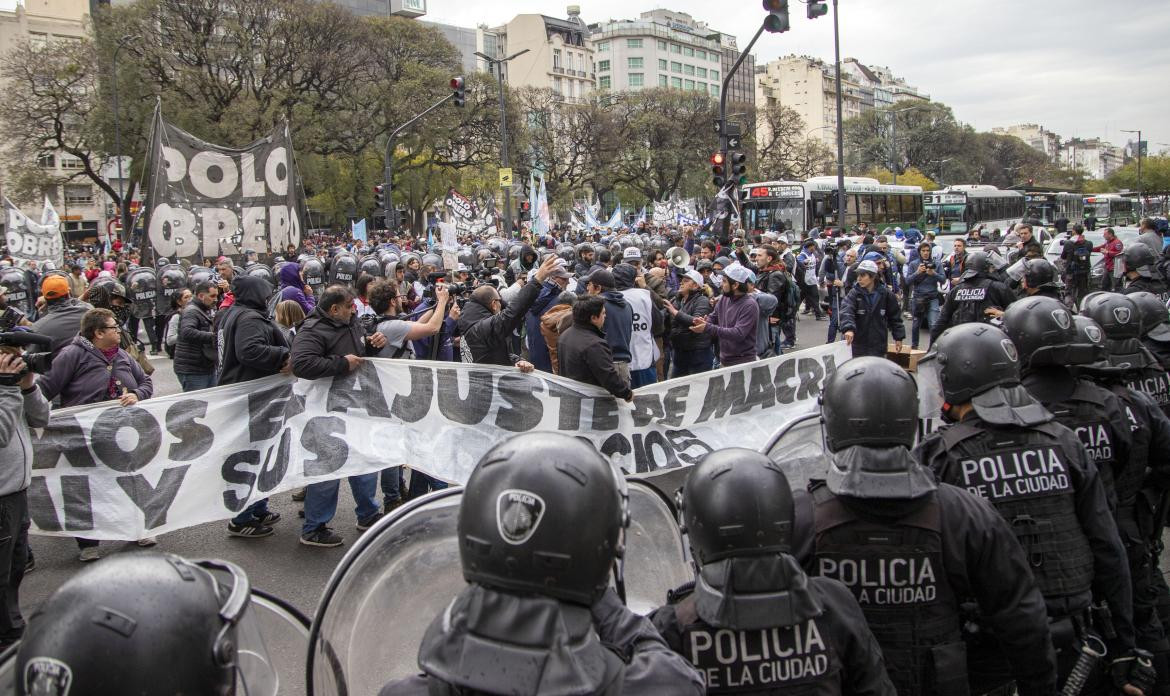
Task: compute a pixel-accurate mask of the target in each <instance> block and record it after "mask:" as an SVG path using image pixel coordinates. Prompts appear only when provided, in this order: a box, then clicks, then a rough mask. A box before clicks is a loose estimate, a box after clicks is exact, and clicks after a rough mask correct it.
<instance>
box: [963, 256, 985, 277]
mask: <svg viewBox="0 0 1170 696" xmlns="http://www.w3.org/2000/svg"><path fill="white" fill-rule="evenodd" d="M990 270H991V259H989V258H988V257H987V254H985V253H984V252H982V251H973V252H971V253H969V254H967V260H966V261H964V262H963V275H962V279H963V280H966V279H968V278H974V277H975V276H976V275H979V274H983V275H987V273H988V271H990Z"/></svg>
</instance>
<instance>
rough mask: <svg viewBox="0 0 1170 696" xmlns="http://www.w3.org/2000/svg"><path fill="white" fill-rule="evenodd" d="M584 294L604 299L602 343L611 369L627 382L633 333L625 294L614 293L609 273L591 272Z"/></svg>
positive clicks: (604, 270) (613, 281)
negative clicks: (610, 357) (610, 355)
mask: <svg viewBox="0 0 1170 696" xmlns="http://www.w3.org/2000/svg"><path fill="white" fill-rule="evenodd" d="M585 291H586V292H587V293H588V294H590V295H594V296H600V297H601V298H602V299H603V300H605V341H606V343H608V344H609V347H610V350H611V351H612V352H613V362H614V368H615V369H617V371H618V373H619V374H621V375H622V376H623V377H625V378H626V379H627V380H630V379H631V375H630V359H631V357H632V354H631V353H630V342H631V340H632V338H633V333H634V310H633V308H631V307H630V303H629V302H627V301H626V297H625V295H623V294H621V293H620V292H618V291H617V280H616V279H615V278H614V275H613V271H610V270H606V269H602V270H598V271H594V272H593V273H590V274H589V277H588V278H586V279H585Z"/></svg>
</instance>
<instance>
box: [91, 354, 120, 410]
mask: <svg viewBox="0 0 1170 696" xmlns="http://www.w3.org/2000/svg"><path fill="white" fill-rule="evenodd" d="M94 348H97V351H98V352H99V353H101V354H102V357H104V358H105V359H106V362H107V363H109V364H110V369H109V372H110V382H109V384H107V385H106V394H107V395H108V396H109V397H110V398H111V399H117V398H118V397H119V396H121V394H119V393H118V385H119V384H121V380H118V379H115V378H114V358H116V357H117V356H118V351H119V350H122V347H121V346H114V347H113V348H98V347H97V346H94Z"/></svg>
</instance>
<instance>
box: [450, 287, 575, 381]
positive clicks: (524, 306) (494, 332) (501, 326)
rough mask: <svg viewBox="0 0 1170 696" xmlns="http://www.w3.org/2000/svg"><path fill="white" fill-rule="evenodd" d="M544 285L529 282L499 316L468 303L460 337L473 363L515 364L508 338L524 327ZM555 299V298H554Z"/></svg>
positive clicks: (482, 307) (462, 320) (460, 322)
mask: <svg viewBox="0 0 1170 696" xmlns="http://www.w3.org/2000/svg"><path fill="white" fill-rule="evenodd" d="M541 287H542V285H541V284H540V283H535V282H534V283H527V284H526V285H525V286H524V287H523V288H521V289H520V292H518V293H516V296H515V297H514V298H513V299H512V301H511V302H509V303H508V305H507V306H506V307H504V308H503V309H502V310H501V311H500V313H499V314H492V313H491V310H490V309H488V308H487V307H484V306H483V305H481V304H479V303H478V302H476V301H475V300H474V299H472V300H469V301H468V302H467V304H466V305H464V307H463V314H462V315H460V317H459V334H460V335H461V336H462V337H463V341H464V343H466V344H467V349H468V350H469V351H471V361H472V362H475V363H479V364H481V365H515V364H516V362H515V361H514V360H513V359H512V354H511V353H510V352H509V350H508V349H509V347H510V342H509V337H510V336H511V335H512V332H513V331H515V330H516V329H519V328H520V326H521V325H523V324H524V316H525V315H526V314H528V310H529V309H532V305H533V304H534V303H535V302H536V298H537V296H538V295H539V294H540V289H541ZM554 297H555V296H554Z"/></svg>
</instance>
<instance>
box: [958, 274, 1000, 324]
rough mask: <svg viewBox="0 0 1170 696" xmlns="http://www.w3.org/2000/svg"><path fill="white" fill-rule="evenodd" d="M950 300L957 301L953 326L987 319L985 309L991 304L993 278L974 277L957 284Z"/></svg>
mask: <svg viewBox="0 0 1170 696" xmlns="http://www.w3.org/2000/svg"><path fill="white" fill-rule="evenodd" d="M950 301H951V302H954V303H955V311H954V312H953V313H952V314H951V323H950V325H951V326H958V325H959V324H966V323H969V322H976V321H986V320H987V317H986V316H984V314H983V310H985V309H987V308H988V307H990V306H991V278H972V279H970V280H964V281H962V282H960V283H959V284H958V285H956V286H955V289H954V291H953V292H952V293H951V297H950Z"/></svg>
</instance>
